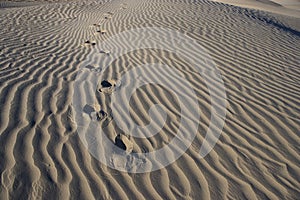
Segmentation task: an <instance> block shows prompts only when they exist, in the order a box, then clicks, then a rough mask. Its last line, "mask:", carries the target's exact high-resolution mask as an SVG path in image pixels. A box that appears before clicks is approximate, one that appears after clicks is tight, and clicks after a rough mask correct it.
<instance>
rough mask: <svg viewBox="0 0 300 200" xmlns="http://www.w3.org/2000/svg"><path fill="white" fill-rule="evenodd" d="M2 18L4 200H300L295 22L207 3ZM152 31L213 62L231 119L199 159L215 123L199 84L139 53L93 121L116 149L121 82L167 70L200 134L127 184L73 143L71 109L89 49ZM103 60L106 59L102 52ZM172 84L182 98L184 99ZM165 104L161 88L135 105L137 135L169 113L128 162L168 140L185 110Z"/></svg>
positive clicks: (122, 68)
mask: <svg viewBox="0 0 300 200" xmlns="http://www.w3.org/2000/svg"><path fill="white" fill-rule="evenodd" d="M0 6H1V8H0V19H1V20H0V35H1V37H0V109H1V112H0V175H1V185H0V199H11V198H12V199H23V198H24V199H28V198H33V199H46V198H47V199H57V198H60V199H68V198H71V199H299V196H300V181H299V180H300V167H299V166H300V156H299V154H300V148H299V146H300V145H299V144H300V138H299V130H300V118H299V116H300V100H299V96H300V87H299V83H300V68H299V66H300V54H299V52H300V28H299V24H300V20H299V18H296V17H291V16H284V15H279V14H274V13H273V14H272V13H268V12H264V11H258V10H251V9H246V8H240V7H236V6H229V5H226V4H220V3H217V2H211V1H205V0H204V1H193V0H181V1H173V0H151V1H148V0H139V1H138V0H126V1H120V0H113V1H72V2H63V3H45V2H38V3H37V2H34V3H32V2H31V3H24V2H23V3H19V4H18V3H15V2H14V3H13V2H3V3H0ZM149 26H150V27H164V28H169V29H174V30H177V31H180V32H181V33H184V34H186V35H188V36H190V37H192V38H193V39H195V40H197V41H198V42H199V44H201V45H202V46H203V47H205V48H206V49H207V50H208V52H209V54H210V55H211V57H212V59H213V60H214V62H215V63H216V65H217V67H218V69H219V70H220V72H221V74H222V77H223V80H224V83H225V87H226V94H227V115H226V121H225V126H224V128H223V130H222V135H221V137H220V139H219V141H218V143H217V144H216V146H215V148H214V149H213V151H211V152H210V154H208V155H207V156H206V157H205V158H204V159H200V158H199V155H198V152H199V149H200V146H201V143H202V141H203V139H204V136H205V131H206V130H207V128H208V125H209V120H210V96H209V93H208V91H207V88H206V86H205V83H204V80H203V78H202V77H201V76H200V75H199V74H197V73H194V71H193V69H191V68H190V66H189V65H188V63H187V62H186V61H185V60H184V59H182V58H180V57H178V56H177V55H176V54H174V53H172V52H167V51H162V50H153V49H144V50H137V51H134V52H130V53H128V54H126V55H124V56H122V57H120V58H119V59H117V60H115V62H114V63H113V64H112V65H111V66H110V67H108V68H107V69H106V70H104V71H101V72H99V73H101V76H102V77H104V79H103V80H102V81H105V80H106V81H107V82H108V83H109V84H111V85H109V84H108V83H106V82H103V84H100V85H102V87H101V88H100V90H101V91H106V92H101V91H100V92H98V93H97V95H96V97H97V105H92V108H94V109H95V110H96V111H101V112H100V114H101V115H98V116H96V118H97V117H98V118H97V119H98V120H99V121H101V123H102V124H103V126H105V127H107V129H108V130H109V138H111V140H112V141H114V139H115V137H116V136H117V135H118V134H120V133H121V131H120V130H119V129H118V127H117V125H116V123H115V122H114V120H113V118H112V117H111V112H112V111H111V110H110V104H109V102H110V98H111V96H110V93H111V92H113V91H114V89H115V88H114V86H115V83H116V82H117V80H119V79H120V77H121V76H122V74H124V73H125V72H126V71H127V70H129V69H132V68H133V67H135V66H137V65H141V64H145V63H166V64H168V65H169V66H172V67H174V68H176V69H177V70H179V71H180V72H181V73H182V74H183V76H184V77H185V78H186V79H187V80H189V81H190V83H191V85H192V87H193V89H194V91H195V93H196V94H197V96H198V97H199V99H198V104H199V107H200V110H201V120H200V121H199V128H198V133H197V135H196V138H195V140H194V142H193V143H192V145H191V146H190V148H189V149H188V150H187V151H186V153H185V154H184V155H182V156H181V157H180V158H179V159H178V160H177V161H176V162H174V163H173V164H171V165H169V166H167V167H166V168H163V169H161V170H158V171H154V172H151V173H144V174H130V173H124V172H119V171H117V170H113V169H110V168H108V167H106V166H105V165H103V164H101V162H99V161H98V160H97V159H95V158H94V157H93V156H91V155H90V153H89V151H88V150H87V149H86V148H85V147H84V145H83V144H82V142H81V140H80V139H79V137H78V134H77V131H76V128H77V127H76V124H75V122H74V118H73V112H72V97H73V93H74V82H75V79H76V75H77V72H78V71H79V69H80V67H81V65H82V63H84V61H85V59H86V57H87V56H88V54H89V52H90V51H91V50H92V49H93V48H95V45H98V44H101V41H104V40H105V39H107V38H109V37H110V36H112V35H115V34H117V33H119V32H122V31H125V30H129V29H134V28H142V27H149ZM132 37H133V38H134V37H137V36H134V35H132ZM183 45H187V46H188V44H183ZM120 46H121V47H122V44H120ZM124 48H126V46H124ZM109 54H110V49H103V50H101V52H99V55H101V56H109ZM100 65H101V64H99V66H90V67H88V66H87V68H86V69H87V70H92V69H93V67H101V66H100ZM156 73H157V72H155V71H150V70H149V71H145V75H148V76H156ZM133 81H134V80H133ZM174 84H178V86H177V87H178V90H180V89H182V88H184V87H185V86H180V83H174ZM119 87H122V85H120V86H119ZM79 88H80V89H81V90H85V89H86V88H85V86H84V85H82V86H79ZM215 89H216V91H218V88H217V87H216V88H215ZM172 97H173V96H172V92H170V91H168V88H165V87H163V86H157V85H146V86H144V87H142V88H140V89H139V90H137V91H136V93H135V94H134V95H133V96H132V99H131V105H132V109H131V117H132V118H133V120H134V121H136V122H137V123H138V124H147V123H149V116H148V114H147V113H148V110H149V108H150V107H151V105H153V104H156V103H159V104H162V105H163V106H164V107H165V108H167V110H168V117H167V120H166V123H165V125H164V127H163V129H162V130H161V131H160V132H159V134H157V135H155V136H153V137H151V138H148V139H136V138H131V141H132V143H133V151H136V152H150V151H154V150H155V149H157V148H161V147H162V146H164V145H165V144H167V143H168V141H169V140H170V138H172V137H174V134H176V130H177V129H178V126H179V124H178V123H179V122H180V121H179V119H180V107H179V104H178V102H177V100H176V99H175V98H172ZM81 98H82V101H85V100H87V101H88V98H89V97H88V96H82V97H81ZM86 112H87V113H89V114H92V113H93V109H91V108H90V107H87V108H86ZM154 114H156V115H158V114H157V113H154ZM157 117H159V116H157Z"/></svg>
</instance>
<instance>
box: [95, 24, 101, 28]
mask: <svg viewBox="0 0 300 200" xmlns="http://www.w3.org/2000/svg"><path fill="white" fill-rule="evenodd" d="M93 26H95V27H100V26H101V24H93Z"/></svg>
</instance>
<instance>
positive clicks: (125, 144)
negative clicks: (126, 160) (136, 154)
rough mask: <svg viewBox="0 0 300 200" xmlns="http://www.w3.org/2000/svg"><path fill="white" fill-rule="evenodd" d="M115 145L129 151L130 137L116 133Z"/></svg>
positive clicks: (131, 147)
mask: <svg viewBox="0 0 300 200" xmlns="http://www.w3.org/2000/svg"><path fill="white" fill-rule="evenodd" d="M115 145H116V146H117V147H119V148H121V149H123V150H124V151H126V152H128V153H131V152H132V150H133V143H132V141H130V138H128V137H126V136H125V135H121V134H119V135H117V137H116V138H115Z"/></svg>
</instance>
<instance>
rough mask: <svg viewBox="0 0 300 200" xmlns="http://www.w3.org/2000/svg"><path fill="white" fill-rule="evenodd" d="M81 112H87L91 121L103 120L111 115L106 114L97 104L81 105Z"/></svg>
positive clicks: (108, 118)
mask: <svg viewBox="0 0 300 200" xmlns="http://www.w3.org/2000/svg"><path fill="white" fill-rule="evenodd" d="M83 112H84V113H86V114H88V115H89V116H90V118H91V120H92V121H99V122H100V121H104V120H106V119H107V120H109V121H110V120H111V117H109V116H108V114H107V113H106V112H105V111H103V110H101V109H100V107H99V106H96V105H95V106H91V105H89V104H86V105H85V106H84V107H83Z"/></svg>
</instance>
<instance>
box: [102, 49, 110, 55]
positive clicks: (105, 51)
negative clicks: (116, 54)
mask: <svg viewBox="0 0 300 200" xmlns="http://www.w3.org/2000/svg"><path fill="white" fill-rule="evenodd" d="M100 53H103V54H106V55H109V54H110V51H108V50H101V51H100Z"/></svg>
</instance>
